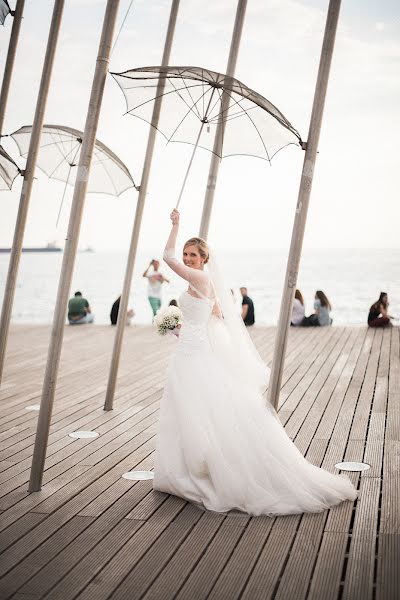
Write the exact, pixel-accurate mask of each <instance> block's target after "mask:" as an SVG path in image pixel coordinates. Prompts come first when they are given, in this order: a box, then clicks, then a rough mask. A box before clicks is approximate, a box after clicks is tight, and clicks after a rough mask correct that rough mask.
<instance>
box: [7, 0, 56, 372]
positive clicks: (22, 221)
mask: <svg viewBox="0 0 400 600" xmlns="http://www.w3.org/2000/svg"><path fill="white" fill-rule="evenodd" d="M63 9H64V0H56V1H55V3H54V9H53V17H52V20H51V26H50V33H49V39H48V42H47V49H46V56H45V59H44V63H43V71H42V78H41V81H40V88H39V95H38V99H37V103H36V111H35V118H34V121H33V126H32V135H31V139H30V144H29V152H28V158H27V161H26V167H25V172H24V181H23V184H22V191H21V197H20V201H19V208H18V215H17V222H16V224H15V231H14V239H13V245H12V249H11V255H10V263H9V266H8V274H7V281H6V288H5V292H4V300H3V308H2V312H1V321H0V382H1V377H2V373H3V366H4V357H5V352H6V346H7V337H8V330H9V327H10V320H11V311H12V305H13V301H14V294H15V286H16V281H17V274H18V266H19V260H20V257H21V250H22V242H23V238H24V232H25V225H26V219H27V216H28V208H29V201H30V197H31V193H32V186H33V178H34V175H35V167H36V160H37V156H38V152H39V145H40V136H41V133H42V126H43V118H44V111H45V108H46V101H47V96H48V92H49V86H50V79H51V73H52V70H53V63H54V57H55V53H56V47H57V40H58V34H59V31H60V24H61V18H62V13H63Z"/></svg>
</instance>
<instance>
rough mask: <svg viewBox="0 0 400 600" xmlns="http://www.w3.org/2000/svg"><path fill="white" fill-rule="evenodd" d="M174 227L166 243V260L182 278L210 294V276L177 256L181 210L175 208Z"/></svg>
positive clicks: (172, 219) (172, 214) (173, 215)
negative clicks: (176, 247)
mask: <svg viewBox="0 0 400 600" xmlns="http://www.w3.org/2000/svg"><path fill="white" fill-rule="evenodd" d="M171 221H172V228H171V232H170V234H169V238H168V240H167V243H166V245H165V250H164V256H163V258H164V260H165V262H166V263H167V265H168V266H169V267H170V268H171V269H172V270H173V271H175V273H177V274H178V275H179V276H180V277H182V279H185V280H186V281H188V282H189V284H192V286H193V287H194V289H195V290H196V289H197V290H199V291H200V292H201V293H202V294H204V295H207V296H208V295H209V287H210V285H209V277H208V275H207V274H206V273H204V271H201V270H200V269H192V268H191V267H187V266H186V265H184V264H183V263H182V262H180V261H179V260H178V259H177V258H176V256H175V246H176V239H177V237H178V231H179V212H178V211H177V210H176V209H174V210H173V211H172V213H171Z"/></svg>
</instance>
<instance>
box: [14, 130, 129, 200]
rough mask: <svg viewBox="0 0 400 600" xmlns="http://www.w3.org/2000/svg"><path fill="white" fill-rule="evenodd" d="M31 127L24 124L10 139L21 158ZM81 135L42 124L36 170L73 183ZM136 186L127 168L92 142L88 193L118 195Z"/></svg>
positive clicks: (29, 136)
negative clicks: (16, 147)
mask: <svg viewBox="0 0 400 600" xmlns="http://www.w3.org/2000/svg"><path fill="white" fill-rule="evenodd" d="M31 132H32V126H31V125H25V126H24V127H21V128H20V129H18V130H17V131H14V133H11V134H10V135H11V137H12V138H13V140H14V141H15V143H16V144H17V146H18V149H19V152H20V154H21V156H27V154H28V150H29V142H30V138H31ZM82 137H83V132H82V131H79V130H78V129H73V128H72V127H65V126H64V125H43V129H42V135H41V141H40V152H39V158H38V162H37V166H38V168H39V169H40V170H41V171H43V172H44V173H46V175H48V176H49V177H50V178H51V179H57V180H59V181H63V182H66V183H69V184H70V185H73V184H74V181H75V175H76V167H77V166H78V162H79V152H80V149H81V146H82ZM130 187H136V186H135V182H134V181H133V179H132V175H131V174H130V172H129V171H128V168H127V167H126V165H124V163H123V162H122V161H121V160H120V159H119V158H118V156H117V155H116V154H114V152H112V151H111V150H110V148H108V147H107V146H106V145H105V144H103V143H102V142H100V141H99V140H96V143H95V147H94V156H93V162H92V167H91V172H90V178H89V185H88V192H94V193H97V194H111V195H112V196H120V195H121V194H122V193H123V192H125V190H127V189H128V188H130Z"/></svg>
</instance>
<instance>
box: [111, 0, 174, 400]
mask: <svg viewBox="0 0 400 600" xmlns="http://www.w3.org/2000/svg"><path fill="white" fill-rule="evenodd" d="M178 9H179V0H173V1H172V6H171V12H170V16H169V22H168V30H167V36H166V39H165V44H164V52H163V56H162V61H161V65H162V66H163V67H166V66H167V65H168V63H169V57H170V54H171V46H172V40H173V37H174V32H175V25H176V19H177V16H178ZM164 87H165V81H164V80H161V79H160V80H159V81H158V85H157V93H156V99H155V101H154V107H153V114H152V117H151V125H152V127H150V132H149V138H148V140H147V148H146V155H145V159H144V165H143V172H142V180H141V182H140V189H139V195H138V199H137V204H136V212H135V220H134V223H133V229H132V234H131V241H130V246H129V254H128V261H127V263H126V269H125V279H124V286H123V290H122V295H121V301H120V305H119V311H118V321H117V327H116V332H115V338H114V347H113V353H112V357H111V364H110V371H109V375H108V383H107V392H106V399H105V403H104V410H112V409H113V402H114V394H115V386H116V383H117V375H118V366H119V359H120V355H121V348H122V340H123V336H124V331H125V323H126V311H127V310H128V301H129V294H130V291H131V283H132V275H133V269H134V267H135V260H136V250H137V245H138V241H139V233H140V227H141V223H142V215H143V209H144V203H145V200H146V194H147V185H148V182H149V177H150V169H151V162H152V159H153V151H154V144H155V141H156V133H157V130H156V127H157V125H158V121H159V118H160V111H161V104H162V94H163V91H164Z"/></svg>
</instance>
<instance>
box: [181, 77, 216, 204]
mask: <svg viewBox="0 0 400 600" xmlns="http://www.w3.org/2000/svg"><path fill="white" fill-rule="evenodd" d="M214 93H215V88H213V91H212V92H211V95H210V99H209V101H208V105H207V108H206V112H205V113H204V118H203V119H202V121H201V125H200V129H199V133H198V135H197V140H196V143H195V145H194V148H193V152H192V156H191V157H190V161H189V164H188V168H187V169H186V174H185V177H184V179H183V183H182V187H181V191H180V193H179V196H178V201H177V203H176V206H175V208H178V207H179V204H180V202H181V200H182V196H183V191H184V189H185V185H186V181H187V178H188V175H189V172H190V169H191V166H192V162H193V159H194V155H195V154H196V150H197V146H198V145H199V141H200V136H201V134H202V131H203V127H204V125H205V124H206V123H208V121H207V116H208V111H209V109H210V106H211V101H212V99H213V96H214Z"/></svg>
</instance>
